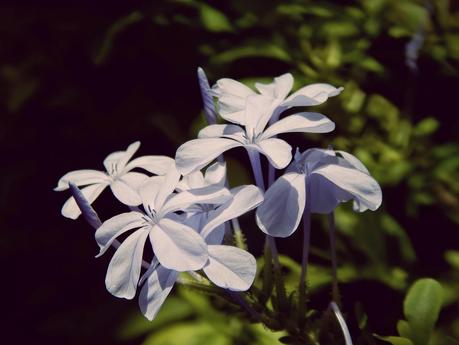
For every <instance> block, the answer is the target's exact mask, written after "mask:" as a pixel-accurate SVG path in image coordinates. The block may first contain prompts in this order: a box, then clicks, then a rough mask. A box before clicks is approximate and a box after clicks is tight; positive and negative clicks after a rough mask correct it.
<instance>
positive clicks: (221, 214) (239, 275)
mask: <svg viewBox="0 0 459 345" xmlns="http://www.w3.org/2000/svg"><path fill="white" fill-rule="evenodd" d="M199 173H200V172H199ZM208 173H209V169H208V170H207V172H206V177H207V175H208ZM231 194H232V198H231V199H228V200H227V201H226V202H225V203H223V204H221V205H219V206H218V207H217V208H212V209H211V210H207V211H205V212H204V211H202V212H199V211H198V212H196V213H194V215H197V214H200V217H204V218H205V219H206V221H205V223H204V224H203V226H202V227H201V228H200V234H201V236H202V238H203V239H204V240H205V242H206V243H207V248H208V253H209V259H208V261H207V262H206V264H205V266H204V267H203V271H204V273H205V274H206V275H207V277H208V278H209V279H210V280H211V281H212V282H213V283H214V284H215V285H217V286H219V287H222V288H225V289H229V290H231V291H245V290H247V289H249V288H250V286H251V285H252V283H253V280H254V278H255V274H256V267H257V266H256V260H255V258H254V257H253V256H252V255H251V254H250V253H248V252H247V251H245V250H242V249H240V248H237V247H232V246H227V245H222V244H221V243H222V240H223V234H224V223H225V222H226V221H228V220H231V219H233V218H236V217H238V216H240V215H242V214H244V213H246V212H248V211H250V210H252V209H254V208H256V207H257V206H258V205H259V204H260V203H261V202H262V201H263V194H262V192H261V191H260V189H259V188H257V187H255V186H253V185H248V186H240V187H237V188H234V189H232V190H231ZM204 213H205V214H204ZM196 219H197V218H194V221H195V220H196ZM200 220H202V218H201V219H200ZM178 275H179V272H178V271H176V270H172V269H167V268H166V267H164V266H163V265H161V264H160V263H156V262H155V263H153V264H152V266H151V268H150V269H149V270H147V272H146V273H145V274H144V276H143V277H142V279H141V280H140V284H139V285H142V284H143V287H142V289H141V291H140V295H139V306H140V309H141V311H142V313H143V314H144V315H145V317H146V318H147V319H149V320H152V319H154V318H155V316H156V314H157V313H158V311H159V309H160V307H161V305H162V304H163V302H164V301H165V299H166V297H167V296H168V295H169V293H170V291H171V289H172V287H173V286H174V283H175V281H176V280H177V278H178Z"/></svg>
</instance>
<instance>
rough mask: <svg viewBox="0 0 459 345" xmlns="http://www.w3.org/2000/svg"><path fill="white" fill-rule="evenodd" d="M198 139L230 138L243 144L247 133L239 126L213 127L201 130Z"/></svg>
mask: <svg viewBox="0 0 459 345" xmlns="http://www.w3.org/2000/svg"><path fill="white" fill-rule="evenodd" d="M198 138H200V139H204V138H228V139H234V140H236V141H239V142H241V143H243V142H244V141H245V131H244V130H243V129H242V128H241V127H239V126H237V125H211V126H207V127H204V128H203V129H201V130H200V131H199V133H198Z"/></svg>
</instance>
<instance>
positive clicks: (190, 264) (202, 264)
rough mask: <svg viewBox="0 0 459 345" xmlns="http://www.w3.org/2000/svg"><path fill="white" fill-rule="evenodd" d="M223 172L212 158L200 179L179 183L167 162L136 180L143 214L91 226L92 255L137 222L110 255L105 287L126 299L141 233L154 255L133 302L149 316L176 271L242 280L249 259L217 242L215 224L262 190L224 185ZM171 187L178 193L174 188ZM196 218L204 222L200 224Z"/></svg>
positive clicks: (219, 229)
mask: <svg viewBox="0 0 459 345" xmlns="http://www.w3.org/2000/svg"><path fill="white" fill-rule="evenodd" d="M199 173H200V172H199ZM225 174H226V173H225V171H224V165H220V164H218V163H217V164H215V165H214V166H211V167H209V169H208V171H207V172H206V177H205V178H204V177H203V183H200V182H199V181H198V174H194V176H191V177H186V178H184V179H183V180H182V181H180V182H179V178H180V175H179V173H178V172H177V170H176V169H175V166H172V167H171V168H170V170H169V172H168V173H167V174H166V175H165V176H154V177H151V178H149V179H148V180H147V181H146V182H145V183H144V184H142V185H141V186H140V188H139V194H140V196H141V198H142V201H143V208H144V210H145V212H144V213H142V212H138V211H132V212H128V213H124V214H120V215H118V216H115V217H113V218H111V219H109V220H107V221H106V222H104V223H103V224H102V226H101V227H100V228H99V229H98V230H97V231H96V241H97V243H98V244H99V246H100V248H101V250H100V253H99V255H98V256H100V255H102V254H103V253H105V251H106V250H107V249H108V247H109V246H110V245H111V244H112V243H113V241H114V240H115V239H116V238H117V237H118V236H120V235H121V234H123V233H125V232H127V231H130V230H134V229H137V230H135V231H134V232H133V233H132V234H131V235H129V236H128V237H127V238H126V240H125V241H124V242H123V243H122V244H121V246H120V247H119V248H118V249H117V251H116V252H115V254H114V256H113V258H112V260H111V261H110V264H109V267H108V270H107V276H106V280H105V283H106V287H107V289H108V291H109V292H110V293H112V294H113V295H114V296H116V297H122V298H127V299H132V298H133V297H134V296H135V293H136V290H137V286H138V283H139V277H140V272H141V263H142V257H143V247H144V245H145V242H146V239H147V237H149V238H150V242H151V245H152V247H153V252H154V254H155V257H154V259H153V261H152V264H151V266H150V268H149V269H148V270H147V272H146V273H145V274H144V276H143V278H142V279H141V281H140V285H141V284H143V283H144V282H146V284H144V286H143V288H142V291H141V294H140V296H139V304H140V306H141V310H142V312H143V313H144V315H145V316H146V317H147V318H149V319H153V317H154V316H155V315H156V313H157V312H158V310H159V307H160V305H161V304H162V302H163V301H164V299H165V298H166V297H167V294H168V293H169V292H170V289H171V288H172V286H173V283H174V282H175V280H176V279H177V277H178V274H179V272H181V271H196V270H199V269H203V270H204V272H205V273H206V274H207V276H208V277H209V279H210V280H211V281H213V282H214V283H215V284H216V285H217V286H220V287H224V288H228V289H231V290H236V291H241V290H246V289H248V288H249V287H250V285H251V284H252V282H253V279H254V277H255V272H256V262H255V259H254V258H253V256H252V255H251V254H249V253H248V252H246V251H243V250H241V249H239V248H234V247H230V246H223V245H221V242H222V239H223V235H224V225H223V224H224V223H225V222H226V221H228V220H230V219H232V218H234V217H237V216H240V215H241V214H243V213H245V212H247V211H249V210H251V209H253V208H255V207H257V206H258V205H259V204H260V203H261V202H262V201H263V196H262V193H261V191H260V190H259V189H258V188H257V187H255V186H242V187H239V188H237V189H235V190H232V191H229V190H228V189H227V188H225V187H224V186H223V184H222V183H221V181H222V178H224V177H225ZM201 177H202V174H201ZM190 184H191V185H190ZM176 189H177V190H179V192H178V193H174V190H176ZM211 205H213V206H211ZM177 211H180V212H179V213H177ZM203 219H204V220H205V224H202V225H201V221H202V220H203ZM222 225H223V226H222ZM155 279H156V280H155ZM166 287H168V288H166ZM159 302H161V303H159Z"/></svg>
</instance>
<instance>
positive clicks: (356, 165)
mask: <svg viewBox="0 0 459 345" xmlns="http://www.w3.org/2000/svg"><path fill="white" fill-rule="evenodd" d="M335 152H337V153H339V154H340V155H341V156H342V157H343V158H344V159H345V160H346V161H348V162H349V163H351V165H352V166H353V167H354V168H356V169H358V170H360V171H363V172H364V173H366V174H368V175H370V172H369V171H368V169H367V168H366V166H365V165H363V163H362V162H361V161H360V160H359V159H358V158H357V157H356V156H354V155H351V154H350V153H347V152H345V151H340V150H336V151H335Z"/></svg>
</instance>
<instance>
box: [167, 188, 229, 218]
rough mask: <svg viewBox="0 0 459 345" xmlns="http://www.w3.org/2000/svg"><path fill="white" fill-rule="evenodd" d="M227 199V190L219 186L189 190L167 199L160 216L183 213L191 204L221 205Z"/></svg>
mask: <svg viewBox="0 0 459 345" xmlns="http://www.w3.org/2000/svg"><path fill="white" fill-rule="evenodd" d="M229 199H231V193H230V191H229V190H228V188H225V187H222V186H219V185H210V186H206V187H202V188H195V189H189V190H186V191H183V192H180V193H178V194H176V195H174V196H173V197H171V198H170V199H168V200H167V202H166V203H165V204H164V207H163V208H162V209H161V214H160V216H161V217H162V216H165V215H166V214H168V213H171V212H174V211H178V210H182V211H183V210H184V209H185V208H186V207H188V206H189V205H193V204H222V203H224V202H225V201H227V200H229Z"/></svg>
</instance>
